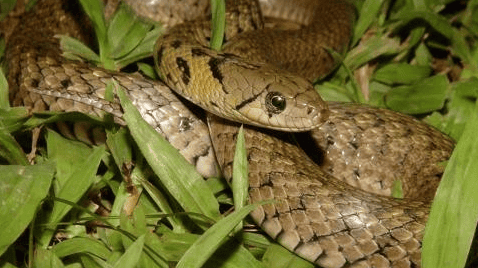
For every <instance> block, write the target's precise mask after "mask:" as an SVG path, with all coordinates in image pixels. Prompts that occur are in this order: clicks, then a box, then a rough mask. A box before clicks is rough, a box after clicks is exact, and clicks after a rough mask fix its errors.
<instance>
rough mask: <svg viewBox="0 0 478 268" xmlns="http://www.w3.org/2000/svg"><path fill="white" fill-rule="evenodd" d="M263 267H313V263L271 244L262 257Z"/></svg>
mask: <svg viewBox="0 0 478 268" xmlns="http://www.w3.org/2000/svg"><path fill="white" fill-rule="evenodd" d="M262 261H263V263H264V266H265V267H274V268H313V267H315V265H314V264H312V263H310V262H308V261H306V260H304V259H302V258H300V257H298V256H297V255H295V254H294V253H292V252H290V251H288V250H287V249H285V248H284V247H282V246H279V245H277V244H271V245H270V246H269V247H268V248H267V251H266V253H265V254H264V257H263V258H262Z"/></svg>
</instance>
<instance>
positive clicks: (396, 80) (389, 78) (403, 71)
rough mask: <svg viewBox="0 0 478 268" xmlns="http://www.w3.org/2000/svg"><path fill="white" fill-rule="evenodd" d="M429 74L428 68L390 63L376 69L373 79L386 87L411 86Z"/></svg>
mask: <svg viewBox="0 0 478 268" xmlns="http://www.w3.org/2000/svg"><path fill="white" fill-rule="evenodd" d="M431 72H432V70H431V68H430V67H428V66H417V65H410V64H407V63H392V64H387V65H385V66H383V67H382V68H380V69H378V70H377V71H376V72H375V75H374V77H373V79H374V80H377V81H379V82H382V83H384V84H388V85H393V84H412V83H416V82H419V81H421V80H423V79H425V78H427V77H429V76H430V74H431Z"/></svg>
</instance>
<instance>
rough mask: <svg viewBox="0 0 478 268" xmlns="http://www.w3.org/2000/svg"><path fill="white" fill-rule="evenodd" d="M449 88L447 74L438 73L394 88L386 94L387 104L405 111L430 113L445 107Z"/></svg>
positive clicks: (397, 109)
mask: <svg viewBox="0 0 478 268" xmlns="http://www.w3.org/2000/svg"><path fill="white" fill-rule="evenodd" d="M447 90H448V79H447V78H446V76H444V75H436V76H432V77H430V78H427V79H424V80H423V81H420V82H418V83H415V84H413V85H410V86H399V87H395V88H393V89H392V90H391V91H389V92H388V93H387V94H386V95H385V104H386V106H387V107H388V108H390V109H392V110H395V111H399V112H403V113H408V114H422V113H428V112H432V111H435V110H438V109H441V108H442V107H443V104H444V103H445V98H446V93H447Z"/></svg>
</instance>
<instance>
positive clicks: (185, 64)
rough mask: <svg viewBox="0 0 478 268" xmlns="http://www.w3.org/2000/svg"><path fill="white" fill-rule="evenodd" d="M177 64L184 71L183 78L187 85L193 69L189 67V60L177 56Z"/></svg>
mask: <svg viewBox="0 0 478 268" xmlns="http://www.w3.org/2000/svg"><path fill="white" fill-rule="evenodd" d="M176 64H177V65H178V68H179V70H180V71H181V72H182V74H183V75H182V76H181V79H182V80H183V82H184V84H185V85H188V84H189V79H190V78H191V71H190V69H189V65H188V62H187V61H186V60H184V59H183V58H181V57H177V58H176Z"/></svg>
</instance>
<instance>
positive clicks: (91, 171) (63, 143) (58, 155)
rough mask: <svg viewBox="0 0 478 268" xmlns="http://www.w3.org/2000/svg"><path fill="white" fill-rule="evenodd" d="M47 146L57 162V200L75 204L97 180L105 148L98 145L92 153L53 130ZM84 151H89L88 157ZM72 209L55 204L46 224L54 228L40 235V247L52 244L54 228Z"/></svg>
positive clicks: (64, 205)
mask: <svg viewBox="0 0 478 268" xmlns="http://www.w3.org/2000/svg"><path fill="white" fill-rule="evenodd" d="M47 146H48V151H49V156H50V159H52V160H55V161H56V163H57V179H58V184H57V185H56V189H55V192H56V197H57V198H61V199H65V200H68V201H70V202H72V203H76V202H77V201H78V200H79V199H80V198H81V197H82V196H83V195H84V194H85V192H86V191H87V190H88V188H89V187H90V186H91V184H92V183H93V181H94V180H95V178H96V172H97V170H98V166H99V164H100V161H101V158H103V157H104V156H105V154H106V152H105V147H104V146H98V147H94V148H93V149H92V150H91V149H89V148H88V147H86V148H85V146H86V145H84V144H82V143H79V142H73V141H70V140H66V139H65V138H63V137H61V136H60V135H59V134H57V133H55V132H53V131H49V132H48V136H47ZM78 149H82V150H81V151H80V150H78ZM81 152H87V154H82V153H81ZM71 208H72V207H71V206H70V205H69V204H65V203H60V202H56V203H55V204H54V206H53V211H52V212H51V214H50V215H48V220H47V224H48V225H50V227H52V228H50V229H46V230H44V232H43V233H42V234H41V238H40V244H41V245H43V246H47V245H48V244H49V241H50V239H51V236H52V235H53V232H54V229H55V228H54V227H55V226H56V224H58V222H59V221H60V220H61V219H62V218H63V217H64V216H65V215H66V213H68V211H70V209H71Z"/></svg>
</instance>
